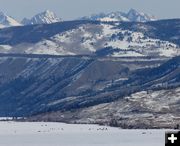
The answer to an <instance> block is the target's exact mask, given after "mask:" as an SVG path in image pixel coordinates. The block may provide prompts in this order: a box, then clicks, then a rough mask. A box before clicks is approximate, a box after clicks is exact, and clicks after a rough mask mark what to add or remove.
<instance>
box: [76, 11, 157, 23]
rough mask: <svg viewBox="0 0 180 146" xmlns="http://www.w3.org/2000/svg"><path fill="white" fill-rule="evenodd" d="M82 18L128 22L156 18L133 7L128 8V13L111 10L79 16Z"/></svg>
mask: <svg viewBox="0 0 180 146" xmlns="http://www.w3.org/2000/svg"><path fill="white" fill-rule="evenodd" d="M80 19H82V20H98V21H106V22H109V21H130V22H147V21H154V20H156V18H155V16H152V15H149V14H145V13H143V12H138V11H137V10H135V9H130V10H129V12H128V13H124V12H120V11H117V12H111V13H108V14H105V13H100V14H93V15H91V16H85V17H82V18H80Z"/></svg>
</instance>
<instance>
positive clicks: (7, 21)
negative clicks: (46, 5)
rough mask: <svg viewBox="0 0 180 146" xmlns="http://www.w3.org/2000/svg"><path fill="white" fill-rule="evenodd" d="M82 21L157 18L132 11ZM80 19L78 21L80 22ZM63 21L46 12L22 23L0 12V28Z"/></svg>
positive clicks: (137, 20) (138, 20) (48, 11)
mask: <svg viewBox="0 0 180 146" xmlns="http://www.w3.org/2000/svg"><path fill="white" fill-rule="evenodd" d="M79 19H80V20H93V21H96V20H98V21H105V22H108V21H130V22H132V21H133V22H147V21H154V20H156V18H155V17H154V16H151V15H148V14H145V13H142V12H138V11H136V10H134V9H131V10H130V11H129V12H128V13H123V12H119V11H117V12H111V13H108V14H105V13H100V14H96V15H92V16H87V17H82V18H79ZM79 19H78V20H79ZM61 21H62V19H61V18H59V17H58V16H57V15H56V14H55V13H54V12H52V11H50V10H46V11H44V12H41V13H38V14H36V15H35V16H33V17H32V18H30V19H29V18H24V19H23V20H22V21H21V22H18V21H17V20H16V19H14V18H12V17H10V16H8V15H6V14H4V13H3V12H0V28H4V27H11V26H21V25H34V24H51V23H56V22H61Z"/></svg>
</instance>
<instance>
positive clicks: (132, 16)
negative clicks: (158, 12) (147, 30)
mask: <svg viewBox="0 0 180 146" xmlns="http://www.w3.org/2000/svg"><path fill="white" fill-rule="evenodd" d="M126 17H127V18H128V19H129V21H135V22H147V21H154V20H156V18H155V16H152V15H149V14H145V13H143V12H138V11H136V10H135V9H131V10H129V12H128V13H127V14H126Z"/></svg>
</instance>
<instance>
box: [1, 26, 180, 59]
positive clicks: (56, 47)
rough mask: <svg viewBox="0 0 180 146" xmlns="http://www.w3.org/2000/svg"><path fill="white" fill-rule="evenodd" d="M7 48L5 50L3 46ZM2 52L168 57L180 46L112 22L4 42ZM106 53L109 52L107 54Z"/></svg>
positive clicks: (179, 52) (174, 54)
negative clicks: (28, 40) (26, 40)
mask: <svg viewBox="0 0 180 146" xmlns="http://www.w3.org/2000/svg"><path fill="white" fill-rule="evenodd" d="M3 48H4V49H3ZM0 51H1V53H20V54H21V53H26V54H50V55H95V54H98V55H101V56H102V54H103V56H111V57H122V56H134V57H137V56H166V57H173V56H177V55H180V49H179V46H178V45H176V44H174V43H171V42H168V41H162V40H160V39H154V38H150V37H148V36H146V35H145V34H143V33H142V32H136V31H130V30H123V29H121V28H115V26H114V25H111V24H103V23H102V24H85V25H80V26H79V27H77V28H74V29H71V30H68V31H65V32H62V33H58V34H56V35H54V36H52V37H50V38H49V39H43V40H41V41H39V42H37V43H34V44H32V43H22V44H19V45H15V46H7V45H1V47H0ZM104 52H106V53H104Z"/></svg>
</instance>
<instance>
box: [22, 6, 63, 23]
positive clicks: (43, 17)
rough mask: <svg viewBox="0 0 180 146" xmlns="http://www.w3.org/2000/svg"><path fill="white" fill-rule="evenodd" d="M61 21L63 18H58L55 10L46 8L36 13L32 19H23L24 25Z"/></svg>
mask: <svg viewBox="0 0 180 146" xmlns="http://www.w3.org/2000/svg"><path fill="white" fill-rule="evenodd" d="M60 21H62V20H61V19H60V18H58V17H57V15H56V14H55V13H54V12H52V11H50V10H45V11H44V12H41V13H39V14H36V15H35V16H33V17H32V18H31V19H27V18H24V19H23V20H22V24H24V25H31V24H51V23H55V22H60Z"/></svg>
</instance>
